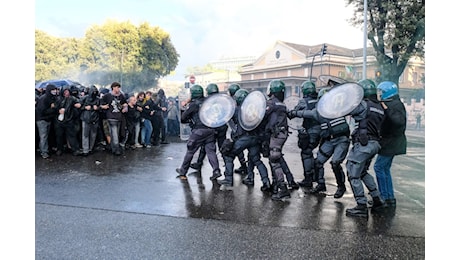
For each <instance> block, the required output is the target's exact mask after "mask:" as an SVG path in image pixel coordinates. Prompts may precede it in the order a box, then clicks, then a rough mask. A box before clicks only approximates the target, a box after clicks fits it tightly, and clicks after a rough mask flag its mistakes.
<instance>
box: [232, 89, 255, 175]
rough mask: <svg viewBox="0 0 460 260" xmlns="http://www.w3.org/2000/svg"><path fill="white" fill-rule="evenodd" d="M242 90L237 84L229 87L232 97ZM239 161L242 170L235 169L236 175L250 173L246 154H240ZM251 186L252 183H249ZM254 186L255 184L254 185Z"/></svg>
mask: <svg viewBox="0 0 460 260" xmlns="http://www.w3.org/2000/svg"><path fill="white" fill-rule="evenodd" d="M240 88H241V86H240V85H238V84H236V83H232V84H230V86H228V94H229V95H230V96H231V97H234V95H235V93H236V92H237V91H238V90H239V89H240ZM238 161H239V162H240V168H238V169H235V173H238V174H242V175H244V174H246V173H248V165H247V164H246V159H245V158H244V153H243V152H242V153H240V154H238ZM249 184H251V183H249ZM252 184H254V183H252Z"/></svg>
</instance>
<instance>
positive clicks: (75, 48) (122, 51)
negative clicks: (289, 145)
mask: <svg viewBox="0 0 460 260" xmlns="http://www.w3.org/2000/svg"><path fill="white" fill-rule="evenodd" d="M179 57H180V56H179V54H178V53H177V51H176V49H175V47H174V45H173V44H172V42H171V39H170V37H169V34H168V33H166V32H165V31H163V30H162V29H161V28H159V27H151V26H150V25H149V24H148V23H143V24H141V25H140V26H139V27H136V26H134V25H132V24H131V23H130V22H117V21H112V20H109V21H107V22H106V23H105V24H103V25H102V26H100V25H93V26H91V27H90V28H88V29H87V31H86V33H85V37H84V38H83V39H76V38H56V37H52V36H50V35H48V34H46V33H45V32H42V31H39V30H35V80H36V82H38V81H43V80H48V79H53V78H69V79H73V80H77V81H79V82H81V83H82V84H84V85H90V84H96V85H101V86H107V85H109V84H111V83H112V82H113V81H119V82H120V83H121V84H122V88H123V90H124V91H125V92H133V91H137V90H145V89H148V88H152V87H155V86H156V85H157V82H158V79H159V78H160V77H162V76H166V75H168V74H169V73H171V72H172V71H174V69H175V68H176V67H177V64H178V63H179Z"/></svg>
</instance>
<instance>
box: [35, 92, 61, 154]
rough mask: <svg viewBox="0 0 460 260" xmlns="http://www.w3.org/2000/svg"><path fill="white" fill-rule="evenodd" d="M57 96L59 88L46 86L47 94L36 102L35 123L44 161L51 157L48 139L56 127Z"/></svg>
mask: <svg viewBox="0 0 460 260" xmlns="http://www.w3.org/2000/svg"><path fill="white" fill-rule="evenodd" d="M57 96H58V88H57V87H56V86H55V85H52V84H49V85H48V86H46V90H45V94H43V95H41V96H40V97H38V99H37V101H36V102H37V105H36V108H35V123H36V125H37V128H38V135H39V138H40V142H39V148H40V155H41V156H42V158H43V159H48V158H49V157H50V155H49V153H50V151H49V140H48V137H49V134H50V130H51V128H52V127H54V118H55V116H56V115H57V108H56V104H55V102H56V99H57Z"/></svg>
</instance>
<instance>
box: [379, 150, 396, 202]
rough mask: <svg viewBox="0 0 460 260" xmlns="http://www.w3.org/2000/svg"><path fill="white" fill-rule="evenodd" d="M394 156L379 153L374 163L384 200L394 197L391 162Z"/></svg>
mask: <svg viewBox="0 0 460 260" xmlns="http://www.w3.org/2000/svg"><path fill="white" fill-rule="evenodd" d="M393 158H394V156H383V155H380V154H379V155H377V159H376V160H375V163H374V171H375V176H376V178H377V184H378V186H379V191H380V196H381V197H382V199H383V200H387V199H394V198H395V195H394V191H393V181H392V179H391V171H390V169H391V164H392V163H393Z"/></svg>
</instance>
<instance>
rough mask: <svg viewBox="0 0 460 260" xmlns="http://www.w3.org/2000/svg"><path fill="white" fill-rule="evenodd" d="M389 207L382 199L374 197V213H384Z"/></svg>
mask: <svg viewBox="0 0 460 260" xmlns="http://www.w3.org/2000/svg"><path fill="white" fill-rule="evenodd" d="M386 207H387V204H386V203H385V202H384V201H382V200H381V199H380V197H372V207H371V212H372V213H379V212H382V211H383V210H384V209H385V208H386Z"/></svg>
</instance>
